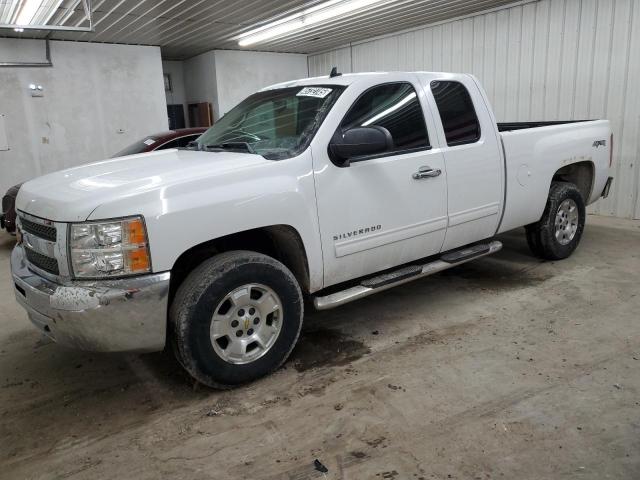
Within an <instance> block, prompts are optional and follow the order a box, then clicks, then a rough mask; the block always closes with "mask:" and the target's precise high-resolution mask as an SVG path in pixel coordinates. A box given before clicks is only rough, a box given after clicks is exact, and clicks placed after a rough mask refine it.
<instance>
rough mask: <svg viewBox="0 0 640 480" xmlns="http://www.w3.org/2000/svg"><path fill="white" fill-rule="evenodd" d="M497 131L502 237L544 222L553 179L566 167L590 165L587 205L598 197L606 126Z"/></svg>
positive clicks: (511, 126) (605, 164)
mask: <svg viewBox="0 0 640 480" xmlns="http://www.w3.org/2000/svg"><path fill="white" fill-rule="evenodd" d="M498 127H499V130H500V137H501V139H502V145H503V148H504V155H505V158H504V161H505V172H506V196H505V211H504V216H503V220H502V222H501V225H500V229H499V231H500V232H504V231H507V230H511V229H513V228H516V227H520V226H522V225H523V224H524V225H526V224H528V223H532V222H535V221H537V220H538V219H539V218H540V217H541V216H542V213H543V211H544V207H545V205H546V200H547V196H548V193H549V185H550V184H551V181H552V179H553V176H554V174H555V172H557V171H558V170H559V169H561V168H562V167H564V166H566V165H571V164H574V163H580V162H582V163H588V164H590V165H592V168H593V182H592V185H591V189H590V195H588V196H587V197H588V198H585V203H586V204H590V203H592V202H594V201H595V200H597V199H598V198H599V197H600V193H601V192H602V189H603V188H604V185H605V183H606V181H607V177H608V174H607V172H608V168H609V149H610V148H611V145H610V144H609V143H608V142H609V135H610V133H611V129H610V126H609V122H608V121H606V120H591V121H586V120H582V121H569V122H521V123H508V124H507V123H503V124H498ZM537 127H546V128H537ZM600 142H603V143H600ZM600 145H605V146H604V148H602V147H600Z"/></svg>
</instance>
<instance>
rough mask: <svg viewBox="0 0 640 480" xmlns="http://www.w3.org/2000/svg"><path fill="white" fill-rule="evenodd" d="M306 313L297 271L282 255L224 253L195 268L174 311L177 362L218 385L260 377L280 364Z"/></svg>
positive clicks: (204, 381)
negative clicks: (279, 258) (294, 272)
mask: <svg viewBox="0 0 640 480" xmlns="http://www.w3.org/2000/svg"><path fill="white" fill-rule="evenodd" d="M302 318H303V302H302V293H301V292H300V288H299V286H298V283H297V281H296V279H295V277H294V276H293V274H292V273H291V272H290V271H289V270H288V269H287V267H285V266H284V265H283V264H282V263H280V262H278V261H277V260H275V259H273V258H271V257H267V256H265V255H262V254H259V253H255V252H247V251H235V252H227V253H223V254H220V255H218V256H216V257H213V258H211V259H209V260H206V261H205V262H204V263H202V264H201V265H200V266H198V267H197V268H196V269H194V270H193V271H192V272H191V273H190V274H189V276H188V277H187V278H186V279H185V281H184V282H183V283H182V285H181V286H180V288H179V289H178V291H177V293H176V296H175V298H174V301H173V303H172V305H171V310H170V321H171V326H172V331H173V340H174V350H175V352H176V356H177V358H178V361H179V362H180V363H181V364H182V366H183V367H184V368H185V369H186V370H187V372H189V374H191V376H193V377H194V378H195V379H196V380H198V381H199V382H201V383H203V384H205V385H208V386H211V387H215V388H229V387H232V386H234V385H238V384H242V383H245V382H249V381H251V380H255V379H257V378H259V377H262V376H264V375H267V374H268V373H270V372H272V371H273V370H275V369H277V368H278V367H279V366H280V365H282V363H283V362H284V361H285V360H286V359H287V357H288V356H289V354H290V353H291V350H292V349H293V347H294V345H295V343H296V341H297V339H298V335H299V334H300V329H301V327H302Z"/></svg>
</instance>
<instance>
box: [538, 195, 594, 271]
mask: <svg viewBox="0 0 640 480" xmlns="http://www.w3.org/2000/svg"><path fill="white" fill-rule="evenodd" d="M585 218H586V209H585V205H584V200H583V198H582V194H581V193H580V191H579V190H578V189H577V187H576V186H575V185H574V184H572V183H567V182H554V183H552V184H551V189H550V190H549V198H548V199H547V205H546V207H545V209H544V213H543V214H542V218H541V219H540V220H539V221H538V222H536V223H532V224H531V225H527V227H526V232H527V243H528V244H529V248H530V249H531V251H532V252H533V254H534V255H536V256H538V257H541V258H544V259H547V260H561V259H563V258H567V257H568V256H569V255H571V254H572V253H573V251H574V250H575V249H576V248H577V247H578V244H579V243H580V239H581V238H582V232H583V231H584V224H585Z"/></svg>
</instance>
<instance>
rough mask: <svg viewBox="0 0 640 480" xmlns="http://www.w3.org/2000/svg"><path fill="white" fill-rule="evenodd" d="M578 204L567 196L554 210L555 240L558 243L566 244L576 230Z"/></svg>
mask: <svg viewBox="0 0 640 480" xmlns="http://www.w3.org/2000/svg"><path fill="white" fill-rule="evenodd" d="M578 220H579V215H578V205H577V204H576V202H575V201H574V200H572V199H570V198H567V199H566V200H565V201H564V202H562V203H561V204H560V206H559V207H558V211H557V212H556V222H555V225H556V232H555V235H556V240H557V241H558V243H559V244H560V245H567V244H569V243H570V242H571V240H573V238H574V237H575V236H576V232H577V231H578Z"/></svg>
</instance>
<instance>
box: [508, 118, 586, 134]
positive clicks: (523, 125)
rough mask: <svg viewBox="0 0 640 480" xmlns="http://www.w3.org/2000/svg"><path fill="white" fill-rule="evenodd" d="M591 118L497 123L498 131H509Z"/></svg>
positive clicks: (578, 121)
mask: <svg viewBox="0 0 640 480" xmlns="http://www.w3.org/2000/svg"><path fill="white" fill-rule="evenodd" d="M590 121H591V120H556V121H552V122H503V123H498V131H499V132H511V131H513V130H525V129H527V128H538V127H550V126H553V125H566V124H569V123H581V122H590Z"/></svg>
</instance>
